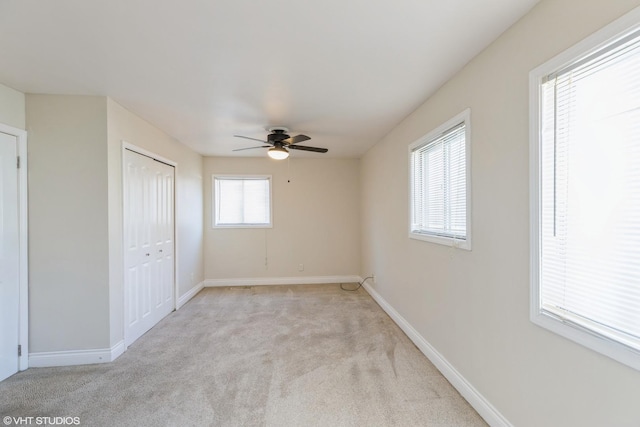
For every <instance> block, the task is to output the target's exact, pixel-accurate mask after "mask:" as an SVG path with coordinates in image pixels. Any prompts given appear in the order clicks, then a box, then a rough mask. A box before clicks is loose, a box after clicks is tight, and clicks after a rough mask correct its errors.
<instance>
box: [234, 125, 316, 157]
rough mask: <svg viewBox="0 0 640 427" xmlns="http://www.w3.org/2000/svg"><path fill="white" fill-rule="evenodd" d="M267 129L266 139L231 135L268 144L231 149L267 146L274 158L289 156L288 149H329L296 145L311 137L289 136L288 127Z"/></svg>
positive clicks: (241, 149) (240, 149)
mask: <svg viewBox="0 0 640 427" xmlns="http://www.w3.org/2000/svg"><path fill="white" fill-rule="evenodd" d="M267 130H268V131H269V132H271V133H270V134H269V135H267V140H266V141H263V140H262V139H257V138H251V137H248V136H242V135H233V136H235V137H236V138H244V139H250V140H252V141H259V142H262V143H264V144H268V145H261V146H259V147H248V148H238V149H236V150H233V151H243V150H253V149H254V148H268V149H269V151H267V154H268V155H269V157H271V158H272V159H276V160H283V159H286V158H287V157H289V150H303V151H313V152H315V153H326V152H327V151H329V150H328V149H326V148H318V147H307V146H304V145H297V144H298V142H303V141H308V140H310V139H311V138H310V137H308V136H307V135H296V136H289V134H288V133H289V129H287V128H285V127H282V126H276V127H271V128H269V129H267Z"/></svg>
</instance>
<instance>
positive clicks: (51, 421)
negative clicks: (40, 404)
mask: <svg viewBox="0 0 640 427" xmlns="http://www.w3.org/2000/svg"><path fill="white" fill-rule="evenodd" d="M2 421H3V422H4V425H7V426H10V425H16V426H20V425H22V426H28V425H37V426H64V425H67V426H69V425H80V417H9V416H6V417H4V418H3V419H2Z"/></svg>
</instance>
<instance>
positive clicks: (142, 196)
mask: <svg viewBox="0 0 640 427" xmlns="http://www.w3.org/2000/svg"><path fill="white" fill-rule="evenodd" d="M124 159H125V165H124V166H125V167H124V171H125V176H124V193H125V194H124V201H125V206H124V212H125V218H124V229H125V240H126V242H125V247H126V248H127V251H126V254H125V270H126V271H130V272H132V274H128V275H126V276H125V277H126V279H125V304H126V306H125V313H126V315H127V316H128V318H127V319H125V325H126V330H125V345H127V346H128V345H130V344H131V343H133V342H134V341H135V340H136V339H137V338H139V337H140V336H141V335H142V334H144V333H145V332H146V331H148V330H149V329H150V328H152V327H153V325H155V324H156V323H157V322H159V321H160V320H161V319H162V318H163V317H165V316H166V315H167V314H169V313H170V312H171V311H172V310H173V308H174V307H175V296H174V284H175V279H174V265H173V262H174V258H173V253H174V238H173V234H174V221H173V210H174V206H173V200H174V199H173V191H174V185H173V184H174V173H175V172H174V168H173V167H172V166H169V165H166V164H164V163H160V162H158V161H155V160H153V159H151V158H149V157H147V156H143V155H141V154H137V153H134V152H132V151H129V150H125V156H124ZM133 272H135V273H133Z"/></svg>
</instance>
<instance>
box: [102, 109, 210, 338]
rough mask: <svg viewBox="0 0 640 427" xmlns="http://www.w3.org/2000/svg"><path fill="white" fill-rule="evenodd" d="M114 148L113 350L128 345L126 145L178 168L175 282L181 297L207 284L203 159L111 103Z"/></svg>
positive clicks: (111, 197)
mask: <svg viewBox="0 0 640 427" xmlns="http://www.w3.org/2000/svg"><path fill="white" fill-rule="evenodd" d="M107 109H108V128H109V130H108V141H109V142H108V143H109V253H110V271H111V280H110V286H109V288H110V299H111V345H115V344H116V343H118V342H119V341H120V340H122V339H123V335H122V333H123V327H124V326H123V319H124V315H123V313H124V312H123V309H124V294H123V273H122V236H123V232H122V141H123V140H124V141H126V142H128V143H130V144H134V145H136V146H138V147H141V148H143V149H145V150H148V151H151V152H153V153H155V154H158V155H160V156H162V157H164V158H166V159H168V160H171V161H173V162H175V163H177V166H176V183H175V185H176V188H175V197H176V199H175V200H176V218H175V220H176V234H177V239H176V263H177V269H176V281H177V283H178V295H177V297H178V298H179V297H180V296H182V295H184V294H186V293H187V292H189V291H190V290H191V289H192V288H194V287H195V286H197V285H198V284H199V283H201V282H203V281H204V267H203V247H204V245H203V219H202V215H203V205H202V186H203V181H202V179H203V178H202V177H203V175H202V167H203V163H202V156H200V155H199V154H198V153H196V152H194V151H193V150H191V149H189V148H187V147H186V146H184V145H182V144H181V143H180V142H179V141H177V140H176V139H174V138H171V137H170V136H168V135H167V134H165V133H164V132H162V131H161V130H159V129H158V128H156V127H155V126H153V125H152V124H150V123H149V122H147V121H145V120H143V119H141V118H140V117H138V116H136V115H135V114H133V113H131V112H129V111H128V110H126V109H125V108H123V107H122V106H121V105H119V104H118V103H116V102H115V101H113V100H112V99H108V100H107Z"/></svg>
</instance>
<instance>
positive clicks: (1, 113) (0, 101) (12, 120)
mask: <svg viewBox="0 0 640 427" xmlns="http://www.w3.org/2000/svg"><path fill="white" fill-rule="evenodd" d="M25 114H26V111H25V96H24V93H22V92H18V91H17V90H14V89H11V88H10V87H7V86H5V85H3V84H0V123H2V124H5V125H9V126H13V127H14V128H18V129H24V128H25Z"/></svg>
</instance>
